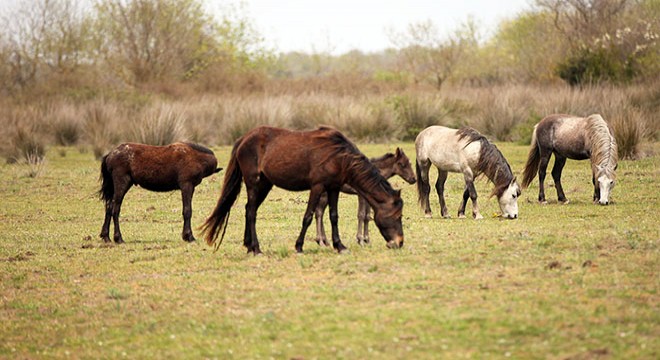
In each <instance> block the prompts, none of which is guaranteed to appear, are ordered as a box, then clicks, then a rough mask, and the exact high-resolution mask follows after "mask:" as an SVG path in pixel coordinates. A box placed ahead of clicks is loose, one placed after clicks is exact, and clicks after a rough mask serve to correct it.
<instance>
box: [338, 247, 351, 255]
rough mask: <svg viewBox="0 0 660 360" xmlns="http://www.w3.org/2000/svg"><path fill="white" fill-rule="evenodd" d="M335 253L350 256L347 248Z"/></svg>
mask: <svg viewBox="0 0 660 360" xmlns="http://www.w3.org/2000/svg"><path fill="white" fill-rule="evenodd" d="M337 253H338V254H339V255H346V254H350V253H351V251H350V250H348V249H347V248H343V249H339V250H337Z"/></svg>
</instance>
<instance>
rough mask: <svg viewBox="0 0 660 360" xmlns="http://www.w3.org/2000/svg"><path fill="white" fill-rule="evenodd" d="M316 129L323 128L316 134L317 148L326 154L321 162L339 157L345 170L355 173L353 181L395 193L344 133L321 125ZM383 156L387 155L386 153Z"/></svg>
mask: <svg viewBox="0 0 660 360" xmlns="http://www.w3.org/2000/svg"><path fill="white" fill-rule="evenodd" d="M318 130H323V131H321V132H319V133H318V135H317V137H318V139H319V146H318V148H323V149H325V150H326V151H327V154H326V155H325V157H324V158H323V159H322V160H321V164H323V163H325V162H327V161H329V160H331V159H338V158H340V159H342V164H343V166H344V167H345V169H346V170H347V172H350V173H353V174H354V175H355V182H357V183H360V184H361V185H362V186H364V187H367V188H380V189H381V190H383V191H385V192H387V193H388V194H394V193H395V190H394V189H393V188H392V185H390V183H389V182H388V181H387V180H386V179H385V178H384V177H383V176H382V175H380V172H379V171H378V169H377V168H376V166H374V164H372V163H371V161H369V159H367V157H366V156H365V155H364V154H362V152H360V150H358V148H357V147H356V146H355V144H353V143H352V142H351V141H350V140H348V138H346V136H344V134H342V133H341V132H339V131H338V130H336V129H334V128H331V127H327V126H321V127H319V128H318ZM384 156H387V154H386V155H384Z"/></svg>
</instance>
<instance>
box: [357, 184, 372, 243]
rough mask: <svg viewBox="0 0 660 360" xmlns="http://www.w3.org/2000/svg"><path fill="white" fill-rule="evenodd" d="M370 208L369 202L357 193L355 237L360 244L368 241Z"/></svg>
mask: <svg viewBox="0 0 660 360" xmlns="http://www.w3.org/2000/svg"><path fill="white" fill-rule="evenodd" d="M370 212H371V208H370V207H369V203H368V202H367V200H365V199H364V198H363V197H362V196H360V195H358V215H357V220H358V229H357V234H356V235H355V239H356V240H357V243H358V244H360V245H363V244H368V243H369V213H370Z"/></svg>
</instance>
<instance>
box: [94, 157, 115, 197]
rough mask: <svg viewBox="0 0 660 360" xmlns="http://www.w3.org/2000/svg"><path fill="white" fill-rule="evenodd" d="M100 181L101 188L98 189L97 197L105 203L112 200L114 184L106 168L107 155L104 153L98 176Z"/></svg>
mask: <svg viewBox="0 0 660 360" xmlns="http://www.w3.org/2000/svg"><path fill="white" fill-rule="evenodd" d="M99 180H100V181H101V189H100V190H99V193H98V194H99V199H101V200H103V202H105V203H106V204H107V203H108V202H110V201H112V198H113V197H114V195H115V184H114V182H113V181H112V174H111V173H110V170H109V169H108V155H107V154H106V155H105V156H103V159H101V176H99Z"/></svg>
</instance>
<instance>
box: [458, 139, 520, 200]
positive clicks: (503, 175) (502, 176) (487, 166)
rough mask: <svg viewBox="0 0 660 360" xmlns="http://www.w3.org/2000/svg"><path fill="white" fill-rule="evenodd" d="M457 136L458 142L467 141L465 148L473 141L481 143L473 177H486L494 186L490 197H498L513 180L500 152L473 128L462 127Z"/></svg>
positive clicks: (511, 173)
mask: <svg viewBox="0 0 660 360" xmlns="http://www.w3.org/2000/svg"><path fill="white" fill-rule="evenodd" d="M457 134H458V139H459V140H466V141H467V144H466V145H465V147H467V146H468V145H470V144H471V143H473V142H475V141H479V142H480V143H481V150H480V152H479V162H478V163H477V169H476V171H477V173H476V174H475V175H476V176H479V175H481V174H483V175H486V177H487V178H488V179H489V180H490V181H491V182H493V184H495V188H494V189H493V192H492V193H491V195H495V196H497V197H500V196H501V195H502V193H504V191H505V190H506V189H507V188H508V187H509V184H511V181H512V180H513V172H512V171H511V167H510V166H509V163H508V162H507V161H506V159H505V158H504V155H502V152H500V150H499V149H498V148H497V146H495V144H493V143H491V142H490V141H489V140H488V139H487V138H486V137H485V136H483V135H482V134H481V133H479V132H478V131H477V130H475V129H473V128H470V127H462V128H460V129H458V132H457Z"/></svg>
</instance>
